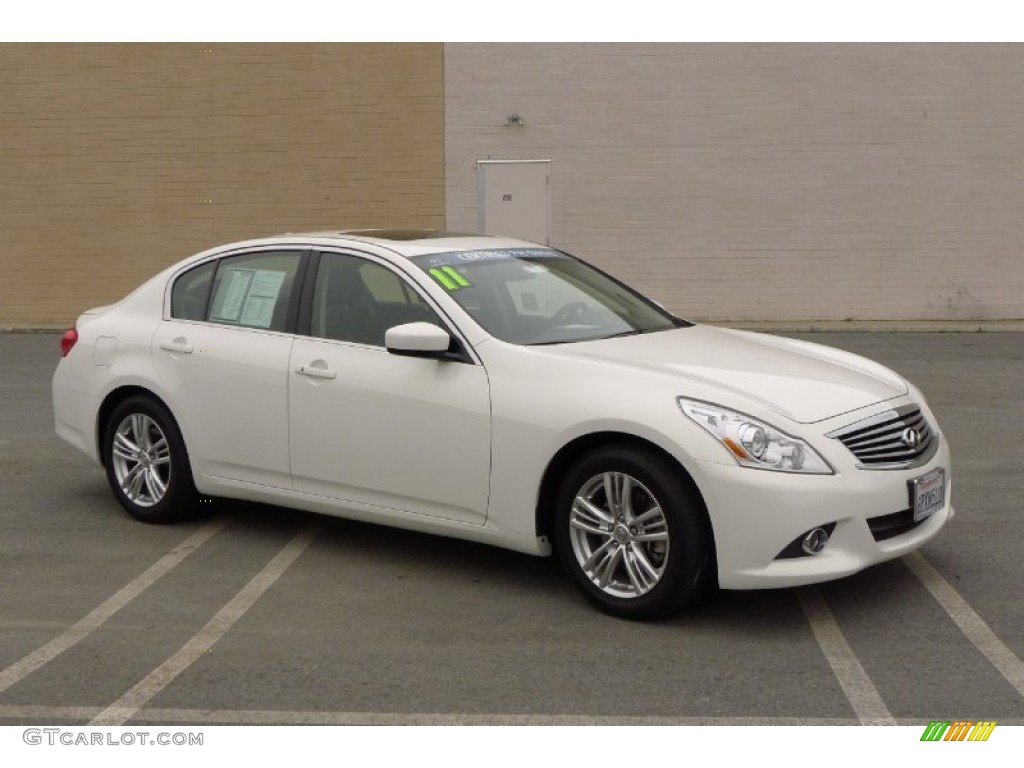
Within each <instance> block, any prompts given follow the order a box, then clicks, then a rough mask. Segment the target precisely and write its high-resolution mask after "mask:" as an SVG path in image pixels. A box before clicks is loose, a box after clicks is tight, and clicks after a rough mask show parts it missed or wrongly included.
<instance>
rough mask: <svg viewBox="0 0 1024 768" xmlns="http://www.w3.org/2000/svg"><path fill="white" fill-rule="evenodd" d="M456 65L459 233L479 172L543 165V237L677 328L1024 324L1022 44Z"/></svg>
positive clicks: (450, 80)
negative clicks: (656, 304)
mask: <svg viewBox="0 0 1024 768" xmlns="http://www.w3.org/2000/svg"><path fill="white" fill-rule="evenodd" d="M445 69H446V73H445V80H446V86H445V87H446V102H447V104H446V113H447V117H446V164H447V200H448V220H447V224H448V226H449V227H450V228H453V229H466V228H471V229H472V228H474V227H475V226H476V176H475V161H476V160H477V159H480V158H488V157H491V158H496V159H514V158H550V159H551V160H552V168H551V185H552V242H553V243H554V244H556V245H559V246H562V247H564V248H566V249H568V250H571V251H573V252H576V253H578V254H579V255H580V256H583V257H588V258H591V259H592V260H594V261H595V262H597V263H599V264H601V265H603V266H604V267H605V268H607V269H609V270H610V271H612V272H613V273H615V274H616V275H619V276H621V277H622V278H623V279H625V280H627V281H629V282H632V283H633V284H635V285H637V286H638V287H640V288H642V289H645V290H646V291H648V292H649V293H650V294H652V295H653V296H655V297H656V298H658V299H660V300H661V301H662V302H663V303H665V304H666V305H668V306H669V307H671V308H673V309H675V310H677V311H679V312H681V313H683V314H684V315H686V316H690V317H694V318H715V319H836V320H842V319H846V318H856V319H950V320H963V319H994V318H1015V319H1019V318H1024V255H1022V251H1024V46H1021V45H945V44H943V45H783V44H776V45H773V44H742V45H712V44H685V45H674V44H665V45H648V44H612V45H607V44H601V45H590V44H527V45H520V44H516V45H494V44H480V45H478V44H449V45H446V46H445ZM513 112H515V113H518V114H519V115H521V116H522V118H523V120H524V122H525V125H524V126H523V127H521V128H506V127H504V126H503V125H502V124H503V122H504V120H505V117H506V116H507V115H508V114H510V113H513Z"/></svg>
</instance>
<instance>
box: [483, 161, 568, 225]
mask: <svg viewBox="0 0 1024 768" xmlns="http://www.w3.org/2000/svg"><path fill="white" fill-rule="evenodd" d="M550 179H551V161H550V160H478V161H477V224H478V227H479V229H480V231H481V232H483V233H484V234H488V235H505V236H508V237H519V238H522V239H523V240H530V241H532V242H535V243H543V244H544V245H549V244H550V243H551V198H550V189H551V186H550Z"/></svg>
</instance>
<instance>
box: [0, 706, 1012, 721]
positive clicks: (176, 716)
mask: <svg viewBox="0 0 1024 768" xmlns="http://www.w3.org/2000/svg"><path fill="white" fill-rule="evenodd" d="M101 711H102V710H101V708H100V707H45V706H35V705H25V704H15V705H2V704H0V720H4V719H12V720H13V719H21V720H36V721H40V722H53V721H55V720H87V719H89V718H91V717H95V716H96V715H97V714H99V713H100V712H101ZM134 719H135V720H140V721H145V722H148V723H199V724H203V725H858V724H859V722H860V721H858V720H857V719H856V718H853V717H717V716H714V717H699V716H690V717H685V716H678V717H674V716H671V715H623V716H621V717H617V716H615V715H565V714H550V715H539V714H518V713H516V714H502V713H489V712H482V713H471V712H296V711H292V710H272V709H268V710H263V709H147V708H142V709H140V710H138V712H136V713H135V717H134ZM919 722H920V720H910V721H908V723H907V724H910V725H917V724H918V723H919ZM1007 722H1008V721H1003V720H1000V721H999V723H1000V725H1002V724H1004V723H1007ZM91 724H92V723H90V725H91Z"/></svg>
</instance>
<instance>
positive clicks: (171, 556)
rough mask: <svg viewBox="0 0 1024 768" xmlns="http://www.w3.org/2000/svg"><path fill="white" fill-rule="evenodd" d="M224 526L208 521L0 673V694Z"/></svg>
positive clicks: (91, 629)
mask: <svg viewBox="0 0 1024 768" xmlns="http://www.w3.org/2000/svg"><path fill="white" fill-rule="evenodd" d="M226 524H227V523H226V522H225V521H222V520H211V521H210V522H209V523H207V524H206V525H204V526H203V527H202V528H200V529H199V530H198V531H196V532H195V533H193V534H192V535H191V536H189V537H188V538H187V539H185V541H183V542H182V543H181V544H179V545H178V546H176V547H175V548H174V549H172V550H171V551H170V552H168V553H167V554H166V555H164V556H163V557H161V558H160V559H159V560H157V561H156V562H155V563H153V565H151V566H150V567H149V568H147V569H146V570H145V571H143V572H142V573H141V574H139V575H138V576H137V577H135V578H134V579H132V580H131V581H130V582H128V583H127V584H126V585H125V586H124V587H122V588H121V589H120V590H119V591H118V592H117V593H116V594H114V595H113V596H112V597H109V598H107V599H106V600H104V601H103V602H102V603H100V604H99V605H98V606H97V607H96V608H94V609H93V610H92V612H90V613H89V614H88V615H87V616H85V617H84V618H82V619H80V620H79V621H77V622H75V623H74V624H72V625H71V626H70V627H68V628H67V629H66V630H64V632H62V633H61V634H59V635H57V637H55V638H53V640H51V641H50V642H48V643H47V644H46V645H44V646H42V647H40V648H37V649H36V650H34V651H32V653H30V654H28V655H27V656H25V657H23V658H22V659H20V660H19V661H16V662H14V663H13V664H11V666H9V667H7V669H5V670H3V671H2V672H0V692H3V691H5V690H7V689H8V688H10V687H11V686H12V685H14V684H15V683H17V682H18V681H19V680H22V679H24V678H25V677H27V676H28V675H30V674H32V673H33V672H35V671H36V670H37V669H39V668H40V667H41V666H43V665H44V664H46V663H47V662H49V661H53V659H55V658H57V657H58V656H60V654H62V653H64V651H66V650H68V648H71V647H72V646H74V645H75V644H76V643H78V642H80V641H81V640H83V639H84V638H86V637H88V636H89V635H90V634H91V633H93V632H95V631H96V630H97V629H99V628H100V627H101V626H102V625H103V623H104V622H105V621H107V619H109V618H110V617H111V616H113V615H114V614H115V613H117V612H118V611H119V610H121V609H122V608H124V607H125V606H126V605H128V603H130V602H131V601H132V600H134V599H135V598H136V597H138V596H139V595H140V594H142V593H143V592H145V591H146V590H147V589H149V588H150V587H151V586H153V584H155V583H156V582H157V581H158V580H159V579H160V578H161V577H162V576H164V575H166V574H167V572H168V571H170V570H171V569H172V568H174V567H175V566H176V565H178V564H179V563H180V562H181V561H182V560H184V559H185V558H186V557H188V556H189V555H191V554H192V553H193V552H195V551H196V550H197V549H199V547H201V546H202V545H203V544H205V543H206V542H207V541H209V540H210V539H211V538H213V537H214V536H215V535H216V534H217V533H218V532H219V531H220V530H221V529H222V528H223V527H224V526H225V525H226Z"/></svg>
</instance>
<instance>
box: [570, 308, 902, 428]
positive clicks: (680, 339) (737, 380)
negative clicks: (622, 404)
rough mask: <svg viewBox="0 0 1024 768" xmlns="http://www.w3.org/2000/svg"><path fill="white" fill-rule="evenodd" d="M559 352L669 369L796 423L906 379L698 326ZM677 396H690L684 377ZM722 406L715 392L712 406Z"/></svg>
mask: <svg viewBox="0 0 1024 768" xmlns="http://www.w3.org/2000/svg"><path fill="white" fill-rule="evenodd" d="M559 351H560V352H562V353H563V354H565V355H567V356H570V357H575V358H588V359H594V360H599V361H602V362H604V363H610V364H614V365H623V366H630V367H634V368H645V369H648V370H651V371H657V372H661V373H666V374H673V375H677V376H679V378H680V380H681V381H682V382H687V381H689V382H693V383H695V384H702V385H710V386H712V387H715V388H718V389H721V390H723V391H724V393H728V394H736V395H739V396H741V397H742V398H745V399H747V400H753V401H755V402H757V403H760V404H761V405H763V406H764V407H766V408H769V409H771V410H773V411H776V412H777V413H781V414H782V415H783V416H786V417H788V418H789V419H792V420H793V421H797V422H802V423H809V422H814V421H821V420H822V419H827V418H829V417H831V416H837V415H839V414H841V413H846V412H847V411H852V410H855V409H857V408H863V407H864V406H867V405H871V404H873V403H878V402H881V401H883V400H889V399H891V398H893V397H899V396H900V395H904V394H906V393H907V391H908V387H907V384H906V382H905V381H904V380H903V379H901V378H900V377H899V376H897V375H896V374H895V373H893V372H892V371H890V370H889V369H888V368H885V367H883V366H881V365H878V364H877V363H874V362H872V361H870V360H867V359H865V358H863V357H859V356H857V355H854V354H851V353H849V352H843V351H841V350H838V349H833V348H831V347H825V346H822V345H820V344H811V343H809V342H804V341H796V340H793V339H785V338H781V337H779V336H769V335H766V334H761V333H750V332H747V331H734V330H730V329H726V328H715V327H712V326H705V325H695V326H692V327H688V328H679V329H676V330H671V331H660V332H655V333H648V334H640V335H636V336H623V337H620V338H615V339H601V340H598V341H589V342H580V343H576V344H566V345H559ZM679 394H680V395H687V394H690V393H689V391H688V390H687V388H686V386H685V383H683V384H682V385H681V386H680V390H679ZM730 404H731V403H730V401H729V398H728V397H727V396H726V395H725V394H723V397H722V402H720V403H719V405H723V406H726V407H728V406H730ZM734 407H735V406H734Z"/></svg>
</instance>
